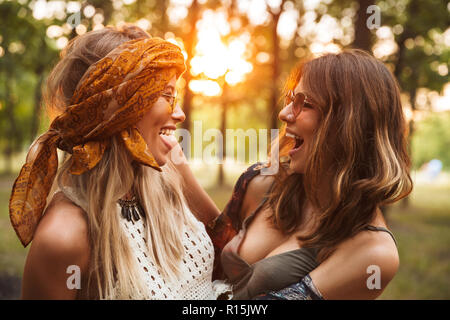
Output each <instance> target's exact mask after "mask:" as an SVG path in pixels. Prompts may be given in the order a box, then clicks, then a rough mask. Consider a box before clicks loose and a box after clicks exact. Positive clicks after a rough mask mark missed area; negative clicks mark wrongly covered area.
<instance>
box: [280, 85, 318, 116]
mask: <svg viewBox="0 0 450 320" xmlns="http://www.w3.org/2000/svg"><path fill="white" fill-rule="evenodd" d="M291 103H292V114H293V115H294V117H295V118H297V116H298V115H299V114H300V112H302V110H303V107H304V106H307V107H309V108H312V105H311V103H309V102H308V97H307V96H306V95H305V94H304V93H303V92H299V93H297V94H295V95H294V91H293V90H289V92H288V93H287V94H286V97H285V98H284V105H285V106H288V105H289V104H291Z"/></svg>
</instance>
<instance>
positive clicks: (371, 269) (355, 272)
mask: <svg viewBox="0 0 450 320" xmlns="http://www.w3.org/2000/svg"><path fill="white" fill-rule="evenodd" d="M375 222H377V223H375ZM378 223H379V224H378ZM371 224H373V225H374V226H377V227H384V228H386V225H385V224H384V223H383V222H382V220H380V219H375V220H374V221H373V223H371ZM399 263H400V261H399V255H398V251H397V247H396V245H395V242H394V240H393V239H392V236H391V235H390V234H389V233H387V232H385V231H371V230H364V231H360V232H358V233H357V234H356V235H355V236H353V237H351V238H349V239H347V240H345V241H343V242H342V243H340V244H339V245H338V246H337V248H336V250H335V251H334V252H333V254H332V255H331V256H330V257H329V258H327V259H326V260H325V261H323V262H322V263H321V264H320V265H319V267H317V268H316V269H315V270H314V271H312V272H311V277H312V279H313V281H314V283H315V284H316V285H318V286H319V290H321V292H322V291H323V292H322V294H324V296H325V297H326V298H327V299H375V298H376V297H378V296H379V295H380V294H381V293H382V292H383V290H384V289H385V288H386V286H387V284H388V283H389V282H390V281H391V280H392V279H393V278H394V276H395V274H396V273H397V271H398V268H399ZM336 270H345V272H335V271H336ZM371 275H374V278H376V277H378V279H379V281H376V282H375V289H373V288H372V287H371V283H369V282H370V281H371V279H372V278H371ZM316 282H317V283H316ZM368 283H369V284H368Z"/></svg>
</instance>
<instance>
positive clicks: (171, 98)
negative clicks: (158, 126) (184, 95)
mask: <svg viewBox="0 0 450 320" xmlns="http://www.w3.org/2000/svg"><path fill="white" fill-rule="evenodd" d="M162 96H163V97H165V98H168V99H167V102H169V105H170V108H171V109H172V112H173V110H175V107H176V104H177V97H176V96H173V95H171V94H170V93H163V94H162Z"/></svg>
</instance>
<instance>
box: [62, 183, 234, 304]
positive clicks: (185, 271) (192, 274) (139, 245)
mask: <svg viewBox="0 0 450 320" xmlns="http://www.w3.org/2000/svg"><path fill="white" fill-rule="evenodd" d="M58 191H62V192H63V193H64V195H65V196H66V197H67V198H69V199H70V200H71V201H72V202H74V203H75V204H76V205H78V206H79V207H81V208H82V209H83V210H85V211H86V210H87V204H86V203H84V202H82V201H81V200H80V197H79V196H78V195H77V193H76V192H75V190H74V189H73V188H70V187H67V186H63V185H59V190H58ZM55 193H56V192H55ZM185 210H186V212H187V216H188V218H190V219H192V222H193V223H194V224H197V225H198V229H197V231H194V230H192V228H190V227H189V226H188V225H187V224H186V223H185V224H184V227H183V238H182V242H183V247H184V249H185V251H184V255H183V257H182V259H181V261H180V266H179V269H180V270H181V272H180V276H179V277H178V279H177V281H176V282H173V281H169V280H168V279H165V278H164V277H163V275H162V274H161V273H160V272H159V270H158V268H157V266H156V263H155V261H152V260H150V258H149V255H148V248H147V245H146V241H147V239H146V237H145V235H144V233H145V231H144V230H146V225H145V220H144V219H143V218H141V219H139V220H138V221H128V220H127V219H124V218H123V217H122V215H121V206H120V205H119V204H117V215H118V219H119V222H120V225H121V228H122V230H123V232H124V234H125V235H126V237H127V238H128V241H129V245H130V249H131V252H132V254H133V256H134V257H135V258H136V260H137V262H138V266H139V270H140V276H141V279H142V281H144V282H145V288H146V289H147V290H146V292H145V293H144V296H145V298H146V299H154V300H157V299H169V300H184V299H216V298H217V297H218V296H219V295H221V294H222V293H224V292H225V291H227V290H229V287H228V286H226V285H224V284H223V283H222V282H219V281H215V282H214V283H213V282H212V272H213V263H214V247H213V244H212V242H211V239H210V237H209V236H208V234H207V233H206V231H205V226H204V225H203V223H202V222H200V221H198V220H197V218H196V217H195V216H194V215H193V214H192V212H191V211H190V210H189V208H188V207H187V206H186V205H185Z"/></svg>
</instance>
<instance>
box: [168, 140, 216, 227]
mask: <svg viewBox="0 0 450 320" xmlns="http://www.w3.org/2000/svg"><path fill="white" fill-rule="evenodd" d="M170 161H171V162H172V163H173V165H174V166H175V168H176V169H177V170H178V172H179V173H180V175H181V176H182V177H183V180H184V185H183V191H184V195H185V197H186V200H187V202H188V205H189V208H191V210H192V211H193V212H194V214H195V216H196V217H197V219H199V220H200V221H201V222H203V223H204V224H205V225H208V224H209V223H210V222H212V221H213V220H214V219H215V218H217V216H219V214H220V210H219V209H218V208H217V206H216V204H215V203H214V201H213V200H212V199H211V198H210V196H209V195H208V194H207V193H206V191H205V190H204V189H203V187H202V186H201V185H200V183H199V182H198V181H197V179H196V178H195V176H194V174H193V173H192V171H191V168H190V167H189V164H188V161H187V159H186V157H185V156H184V153H183V150H182V148H181V146H180V144H178V143H177V144H176V146H175V147H173V149H172V150H171V152H170Z"/></svg>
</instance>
